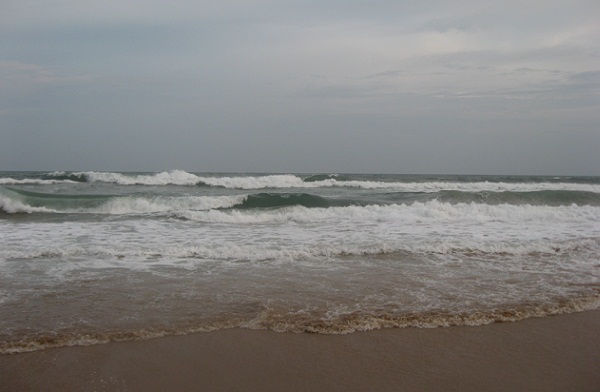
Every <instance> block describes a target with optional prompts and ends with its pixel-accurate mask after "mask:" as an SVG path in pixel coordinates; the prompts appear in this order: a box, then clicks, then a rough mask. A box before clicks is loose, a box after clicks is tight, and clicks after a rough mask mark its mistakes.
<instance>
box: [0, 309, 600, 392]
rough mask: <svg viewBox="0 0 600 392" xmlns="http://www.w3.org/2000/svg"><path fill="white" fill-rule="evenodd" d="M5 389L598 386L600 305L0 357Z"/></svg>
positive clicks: (0, 385)
mask: <svg viewBox="0 0 600 392" xmlns="http://www.w3.org/2000/svg"><path fill="white" fill-rule="evenodd" d="M0 390H1V391H29V390H35V391H114V390H122V391H170V390H197V391H563V392H564V391H578V392H582V391H600V311H589V312H583V313H574V314H568V315H561V316H553V317H547V318H537V319H528V320H524V321H520V322H516V323H497V324H491V325H487V326H481V327H450V328H434V329H418V328H405V329H387V330H378V331H370V332H362V333H354V334H350V335H318V334H293V333H275V332H270V331H256V330H245V329H230V330H221V331H217V332H211V333H198V334H192V335H187V336H173V337H165V338H159V339H152V340H146V341H137V342H119V343H109V344H100V345H95V346H87V347H65V348H58V349H49V350H44V351H37V352H32V353H23V354H14V355H0Z"/></svg>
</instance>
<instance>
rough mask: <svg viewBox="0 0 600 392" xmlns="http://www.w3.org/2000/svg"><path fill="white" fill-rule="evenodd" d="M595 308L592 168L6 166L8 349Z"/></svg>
mask: <svg viewBox="0 0 600 392" xmlns="http://www.w3.org/2000/svg"><path fill="white" fill-rule="evenodd" d="M599 306H600V177H565V176H560V177H552V176H548V177H546V176H461V175H380V174H372V175H365V174H232V173H188V172H185V171H181V170H174V171H165V172H160V173H111V172H0V353H15V352H23V351H33V350H40V349H44V348H48V347H60V346H68V345H85V344H98V343H105V342H110V341H121V340H135V339H146V338H152V337H158V336H165V335H177V334H186V333H191V332H198V331H212V330H217V329H223V328H233V327H241V328H252V329H270V330H274V331H281V332H283V331H289V332H313V333H326V334H340V333H351V332H355V331H365V330H371V329H377V328H388V327H442V326H452V325H473V326H477V325H484V324H488V323H492V322H500V321H517V320H521V319H525V318H528V317H544V316H550V315H554V314H560V313H569V312H576V311H581V310H587V309H595V308H598V307H599Z"/></svg>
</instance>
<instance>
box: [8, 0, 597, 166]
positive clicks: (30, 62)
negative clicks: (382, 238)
mask: <svg viewBox="0 0 600 392" xmlns="http://www.w3.org/2000/svg"><path fill="white" fill-rule="evenodd" d="M322 3H323V2H314V1H287V2H281V1H266V0H265V1H226V2H219V3H218V5H217V3H214V2H206V3H205V4H203V2H197V1H194V2H192V1H176V2H171V3H164V2H159V1H127V2H123V1H107V2H101V3H98V2H87V1H78V2H75V1H67V0H62V1H52V2H42V3H40V2H37V1H19V2H16V1H12V0H11V1H9V2H8V5H6V6H4V10H3V12H2V14H0V133H2V135H1V136H2V139H3V140H4V141H8V142H7V143H2V145H1V146H0V169H81V170H83V169H106V170H109V169H110V170H161V169H168V168H176V167H178V168H185V169H189V170H207V171H209V170H225V171H341V172H382V171H383V172H440V173H441V172H446V173H447V172H456V173H459V172H468V173H517V174H519V173H522V174H526V173H544V174H596V175H599V174H600V154H597V150H598V147H599V146H600V130H599V124H600V114H599V113H600V111H599V110H598V109H600V99H599V94H600V45H599V44H598V42H600V24H599V23H598V22H597V20H596V19H597V18H595V16H597V15H598V14H600V6H599V5H598V3H597V2H593V1H574V2H564V1H562V2H559V1H531V2H528V3H527V4H526V5H523V4H522V3H519V2H511V1H509V2H501V3H500V2H481V1H476V2H475V1H474V2H461V4H460V5H459V6H457V5H456V4H453V3H454V2H442V1H440V2H433V3H432V2H427V4H425V3H423V4H421V2H395V1H371V2H365V1H330V2H326V4H322ZM399 3H402V4H399Z"/></svg>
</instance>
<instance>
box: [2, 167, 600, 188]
mask: <svg viewBox="0 0 600 392" xmlns="http://www.w3.org/2000/svg"><path fill="white" fill-rule="evenodd" d="M49 178H56V179H55V180H49ZM47 181H58V182H60V181H68V182H82V181H86V182H106V183H114V184H119V185H155V186H156V185H185V186H194V185H196V186H198V185H200V186H213V187H223V188H231V189H269V188H271V189H276V188H323V187H347V188H362V189H391V190H396V191H402V192H439V191H442V190H454V191H463V192H478V191H488V192H505V191H507V192H508V191H509V192H528V191H540V190H574V191H582V192H595V193H600V185H599V184H590V183H571V182H493V181H473V182H460V181H428V182H398V181H369V180H352V179H350V177H347V176H339V175H335V174H318V175H312V176H308V177H304V178H303V177H301V176H298V175H293V174H277V175H263V176H199V175H196V174H193V173H188V172H185V171H183V170H172V171H165V172H160V173H154V174H123V173H112V172H95V171H88V172H72V173H67V172H53V173H47V174H45V175H44V178H42V179H37V180H36V179H24V180H15V179H10V178H3V179H0V184H35V183H40V184H47V183H52V182H47Z"/></svg>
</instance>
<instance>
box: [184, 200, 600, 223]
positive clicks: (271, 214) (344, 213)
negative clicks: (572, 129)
mask: <svg viewBox="0 0 600 392" xmlns="http://www.w3.org/2000/svg"><path fill="white" fill-rule="evenodd" d="M177 216H179V217H182V218H186V219H190V220H194V221H199V222H207V223H250V224H253V223H284V222H298V223H310V222H326V221H339V220H343V221H348V220H352V221H356V222H362V224H368V223H371V222H384V221H386V222H394V221H396V222H402V223H403V224H405V225H410V224H413V223H420V222H423V221H430V222H440V223H442V222H452V221H455V222H459V221H460V222H463V223H483V222H486V221H505V222H514V223H520V224H524V223H527V222H528V221H532V220H535V221H544V222H548V223H552V222H562V221H587V222H593V223H597V222H600V208H599V207H594V206H576V205H571V206H558V207H556V206H532V205H510V204H499V205H489V204H478V203H457V204H452V203H446V202H440V201H437V200H432V201H427V202H424V203H422V202H415V203H412V204H392V205H368V206H347V207H330V208H307V207H303V206H293V207H287V208H282V209H278V210H269V211H251V210H250V211H239V210H233V211H218V210H211V211H183V212H181V213H178V214H177Z"/></svg>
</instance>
